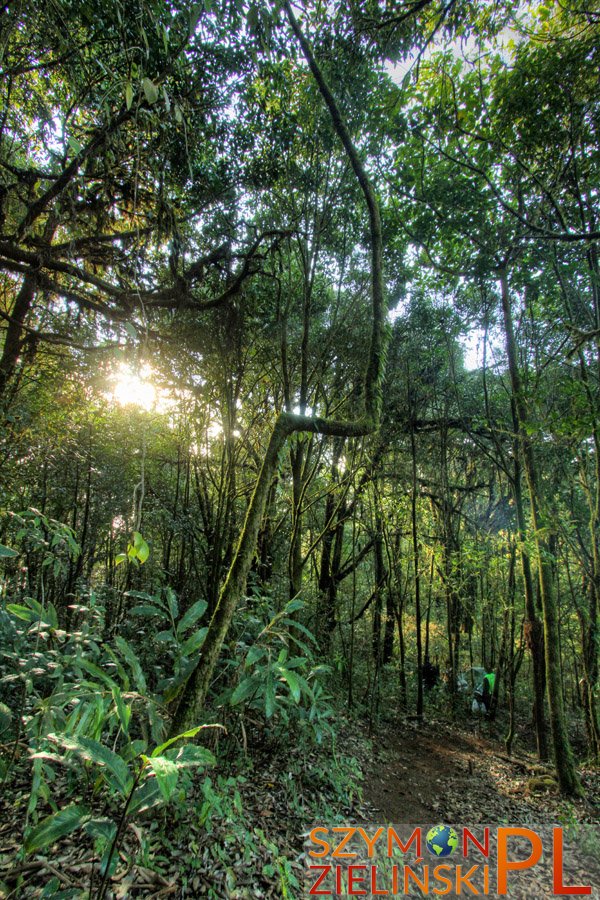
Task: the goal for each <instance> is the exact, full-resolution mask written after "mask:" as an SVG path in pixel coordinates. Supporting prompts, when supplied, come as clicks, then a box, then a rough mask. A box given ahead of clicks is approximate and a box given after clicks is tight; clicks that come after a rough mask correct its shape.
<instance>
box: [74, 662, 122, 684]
mask: <svg viewBox="0 0 600 900" xmlns="http://www.w3.org/2000/svg"><path fill="white" fill-rule="evenodd" d="M73 665H74V666H77V667H79V668H80V669H83V670H84V671H85V672H87V673H88V675H93V676H94V678H97V679H98V681H100V682H102V684H104V685H106V687H107V688H109V690H111V691H112V689H113V688H115V687H118V685H117V683H116V681H113V679H112V678H110V677H109V676H108V675H107V674H106V673H105V672H103V671H102V669H101V668H100V667H99V666H97V665H96V663H93V662H90V660H89V659H85V658H84V657H83V656H78V657H76V658H75V659H74V660H73Z"/></svg>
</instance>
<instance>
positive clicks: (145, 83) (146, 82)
mask: <svg viewBox="0 0 600 900" xmlns="http://www.w3.org/2000/svg"><path fill="white" fill-rule="evenodd" d="M142 88H143V89H144V94H145V97H146V100H147V101H148V103H149V104H150V105H152V104H153V103H156V101H157V100H158V88H157V87H156V85H155V84H154V82H153V81H151V80H150V78H143V79H142Z"/></svg>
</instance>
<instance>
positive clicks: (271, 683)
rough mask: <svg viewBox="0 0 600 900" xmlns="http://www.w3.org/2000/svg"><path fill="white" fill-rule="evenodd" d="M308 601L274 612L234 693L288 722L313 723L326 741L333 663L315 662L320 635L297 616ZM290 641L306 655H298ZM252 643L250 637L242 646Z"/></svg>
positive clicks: (238, 700)
mask: <svg viewBox="0 0 600 900" xmlns="http://www.w3.org/2000/svg"><path fill="white" fill-rule="evenodd" d="M303 606H304V604H303V603H302V601H301V600H299V599H297V598H296V599H294V600H291V601H290V602H289V603H287V604H286V606H285V607H284V608H283V610H281V611H280V612H278V613H275V614H272V613H271V616H270V618H269V621H268V622H267V624H266V625H265V626H264V627H263V628H262V629H261V630H260V631H259V633H258V634H257V636H256V639H255V641H254V642H253V643H252V645H251V646H250V647H249V648H248V649H247V652H246V654H245V658H244V662H243V665H241V666H240V677H239V680H238V683H237V686H236V687H235V688H234V689H233V690H232V691H231V692H230V693H229V697H228V699H229V702H230V703H231V705H232V706H242V705H244V706H246V707H248V708H249V709H254V710H257V711H259V712H260V713H261V714H262V715H264V717H265V719H267V720H274V721H276V722H277V723H278V724H279V725H281V726H285V727H286V728H289V727H290V725H292V724H297V725H299V726H304V727H307V728H308V729H309V730H310V732H311V734H312V736H313V737H314V738H315V740H316V741H318V742H320V741H322V740H323V738H324V736H325V735H327V734H330V733H331V728H330V724H329V719H330V718H331V717H332V715H333V711H332V708H331V706H330V700H331V697H330V695H329V694H328V693H327V692H326V690H325V688H324V687H323V684H322V683H321V679H322V678H323V677H324V676H325V675H327V674H329V672H330V669H329V667H328V666H323V665H316V664H315V660H314V653H313V648H314V647H315V645H316V641H315V638H314V637H313V635H312V634H311V632H310V631H309V630H308V629H307V628H306V627H305V626H304V625H302V623H301V622H298V621H297V620H296V619H292V618H291V616H292V615H293V614H294V613H297V612H299V611H300V610H301V609H302V608H303ZM290 646H293V648H294V649H296V650H298V651H300V653H301V654H302V655H292V653H291V652H290ZM246 647H247V644H246V643H244V644H242V645H241V647H240V649H242V648H243V649H245V648H246Z"/></svg>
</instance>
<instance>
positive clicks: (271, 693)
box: [265, 672, 277, 719]
mask: <svg viewBox="0 0 600 900" xmlns="http://www.w3.org/2000/svg"><path fill="white" fill-rule="evenodd" d="M276 705H277V698H276V697H275V684H274V682H273V677H272V675H271V673H270V672H269V676H268V678H267V684H266V687H265V715H266V717H267V719H270V718H271V716H272V715H273V713H274V712H275V706H276Z"/></svg>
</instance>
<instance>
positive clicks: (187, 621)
mask: <svg viewBox="0 0 600 900" xmlns="http://www.w3.org/2000/svg"><path fill="white" fill-rule="evenodd" d="M207 607H208V603H207V602H206V600H197V601H196V603H194V604H193V605H192V606H190V608H189V609H188V610H187V612H185V613H184V614H183V616H182V617H181V620H180V621H179V622H178V624H177V634H178V635H183V633H184V632H185V631H187V629H188V628H191V627H192V625H195V624H196V622H197V621H198V619H200V618H202V616H203V615H204V613H205V612H206V609H207Z"/></svg>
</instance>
